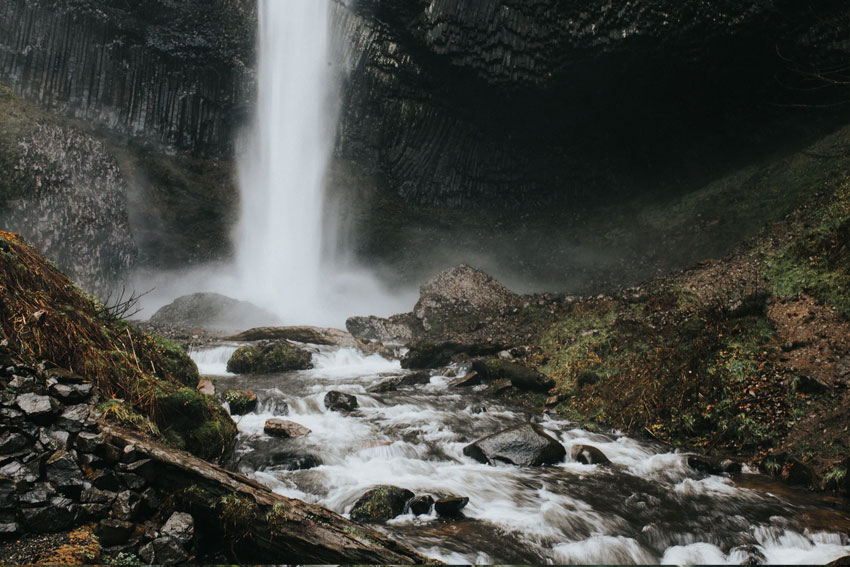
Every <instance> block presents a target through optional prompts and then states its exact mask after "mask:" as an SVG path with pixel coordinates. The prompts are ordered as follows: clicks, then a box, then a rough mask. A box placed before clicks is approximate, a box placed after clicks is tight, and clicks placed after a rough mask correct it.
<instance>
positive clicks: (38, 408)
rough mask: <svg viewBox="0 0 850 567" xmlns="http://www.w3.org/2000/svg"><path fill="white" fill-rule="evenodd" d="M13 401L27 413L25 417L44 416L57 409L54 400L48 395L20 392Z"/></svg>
mask: <svg viewBox="0 0 850 567" xmlns="http://www.w3.org/2000/svg"><path fill="white" fill-rule="evenodd" d="M15 403H16V404H17V405H18V407H19V408H21V410H22V411H23V412H24V413H25V414H27V417H44V416H47V415H49V414H51V413H53V411H54V410H56V409H57V405H56V402H55V401H54V400H52V399H51V398H50V396H40V395H38V394H32V393H30V394H21V395H20V396H18V397H17V398H16V399H15Z"/></svg>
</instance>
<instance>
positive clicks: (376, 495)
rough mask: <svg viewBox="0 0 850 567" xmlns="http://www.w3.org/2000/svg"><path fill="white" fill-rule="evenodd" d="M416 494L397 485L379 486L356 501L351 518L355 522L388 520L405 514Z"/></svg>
mask: <svg viewBox="0 0 850 567" xmlns="http://www.w3.org/2000/svg"><path fill="white" fill-rule="evenodd" d="M413 496H414V494H413V493H412V492H411V491H409V490H406V489H404V488H398V487H396V486H377V487H375V488H373V489H371V490H369V491H368V492H366V493H365V494H364V495H363V496H361V497H360V498H359V499H358V500H357V502H355V503H354V508H352V509H351V519H352V520H354V521H355V522H367V523H375V522H386V521H387V520H391V519H393V518H395V517H396V516H400V515H402V514H404V511H405V508H406V506H407V503H408V502H410V500H411V499H412V498H413Z"/></svg>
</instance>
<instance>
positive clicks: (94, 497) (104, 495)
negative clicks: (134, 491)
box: [80, 486, 118, 504]
mask: <svg viewBox="0 0 850 567" xmlns="http://www.w3.org/2000/svg"><path fill="white" fill-rule="evenodd" d="M116 496H118V495H117V494H116V493H115V492H109V491H106V490H100V489H98V488H95V487H93V486H92V487H89V488H85V489H83V491H82V493H81V494H80V502H83V503H85V504H112V502H114V501H115V497H116Z"/></svg>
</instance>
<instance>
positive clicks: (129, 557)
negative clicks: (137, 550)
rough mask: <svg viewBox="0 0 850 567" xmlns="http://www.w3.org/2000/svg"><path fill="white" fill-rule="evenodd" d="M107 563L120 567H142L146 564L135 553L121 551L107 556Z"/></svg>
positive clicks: (105, 561)
mask: <svg viewBox="0 0 850 567" xmlns="http://www.w3.org/2000/svg"><path fill="white" fill-rule="evenodd" d="M103 562H104V564H105V565H116V566H120V567H141V565H144V563H143V562H142V560H141V559H139V557H138V556H137V555H136V554H134V553H125V552H123V551H122V552H121V553H119V554H118V555H116V556H114V557H105V558H104V560H103Z"/></svg>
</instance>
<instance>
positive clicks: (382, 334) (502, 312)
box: [349, 128, 850, 492]
mask: <svg viewBox="0 0 850 567" xmlns="http://www.w3.org/2000/svg"><path fill="white" fill-rule="evenodd" d="M848 164H850V129H848V128H844V129H842V130H840V131H839V132H837V133H835V134H834V135H831V136H828V137H826V138H825V139H823V140H821V141H820V142H818V143H817V144H815V145H814V146H812V147H810V148H809V149H807V150H806V151H804V152H801V153H798V154H795V155H792V156H789V157H786V158H782V159H778V160H775V161H770V162H768V163H765V164H762V165H761V166H758V167H755V168H750V169H748V170H746V171H744V172H741V174H739V175H735V176H732V177H730V178H726V179H723V180H718V181H716V182H714V183H712V184H709V185H708V186H706V187H705V188H704V189H703V190H702V191H700V192H699V193H697V194H694V195H691V196H688V197H686V198H680V199H674V200H671V201H669V202H667V203H666V204H665V205H663V206H658V207H657V208H654V209H649V211H650V212H651V214H649V213H646V214H647V215H648V218H649V220H650V221H652V222H654V223H658V224H659V225H664V224H666V225H669V226H675V227H678V228H677V229H676V230H675V231H674V233H676V234H677V235H678V236H677V237H678V238H681V237H682V234H683V233H684V234H687V235H689V236H690V237H691V238H692V240H693V242H695V243H699V242H701V239H702V237H703V233H704V232H709V233H710V232H711V230H712V228H713V226H714V225H717V224H726V223H728V222H733V219H732V218H725V217H724V213H725V211H729V210H730V209H731V212H730V213H729V214H730V215H732V216H733V218H734V216H735V215H744V216H746V217H749V218H750V219H751V220H752V222H757V218H758V215H759V214H761V213H760V212H761V211H770V213H765V214H774V213H775V212H777V211H780V210H783V208H786V207H788V208H792V209H793V211H792V212H791V214H789V215H788V216H786V217H785V218H784V220H782V221H780V222H778V223H773V224H769V225H768V226H767V227H766V228H764V229H763V230H762V231H761V232H760V233H758V234H757V235H756V236H755V237H754V238H752V239H750V240H749V241H747V242H745V243H744V244H742V245H740V246H738V247H737V249H736V251H735V252H734V253H733V254H732V255H730V256H727V257H725V258H723V259H722V260H707V261H704V262H702V263H700V264H698V265H696V266H694V267H692V268H690V269H688V270H685V271H683V272H680V273H676V274H674V275H671V276H667V277H662V278H658V279H655V280H652V281H649V282H647V283H644V284H641V285H639V286H635V287H631V288H627V289H622V290H619V291H617V292H615V293H612V294H608V295H598V296H595V297H584V298H576V297H564V296H555V295H550V294H543V295H535V296H516V295H512V294H506V292H505V290H504V288H501V286H498V284H495V283H494V282H492V281H490V282H489V283H488V282H487V281H486V278H485V279H484V280H482V278H481V277H480V276H474V275H469V274H464V273H463V271H462V270H461V271H458V274H460V275H459V276H458V275H457V274H455V275H452V274H451V273H450V272H447V273H446V274H448V277H447V276H446V275H443V276H440V277H438V278H436V279H435V280H432V282H431V283H429V284H428V285H426V286H423V296H422V298H421V299H420V303H419V304H417V307H416V309H415V310H414V312H413V313H411V314H407V315H401V316H396V317H394V318H393V319H391V320H377V319H353V320H350V321H349V329H350V330H351V331H352V333H354V334H355V335H356V336H358V337H360V338H363V339H366V340H375V339H379V340H395V341H399V340H401V341H402V342H405V343H408V346H409V347H410V349H411V351H410V353H409V354H408V355H407V357H406V359H405V363H406V364H407V365H408V366H410V367H428V366H432V365H437V366H439V365H442V364H445V363H447V362H449V361H450V360H452V359H457V358H458V357H461V358H463V357H464V356H465V357H469V356H472V357H476V356H477V357H480V356H485V357H487V356H491V355H494V354H496V353H498V352H499V351H508V352H503V353H502V354H501V355H500V356H501V357H503V358H513V359H516V361H519V362H521V363H523V364H525V365H527V366H531V367H533V368H534V369H536V370H539V371H540V372H542V375H543V377H545V378H548V379H549V381H548V382H546V381H545V380H544V379H543V378H542V377H541V376H540V375H537V376H536V377H534V374H531V376H532V377H534V383H535V384H544V383H546V385H547V386H553V385H554V388H553V390H552V391H551V392H550V397H549V399H548V401H547V402H546V403H547V405H548V406H549V407H550V408H552V409H554V410H556V411H559V412H562V413H563V414H565V415H567V416H569V417H571V418H573V419H575V420H577V421H579V422H582V423H587V424H592V423H602V424H605V425H607V426H613V427H616V428H617V429H620V430H622V431H625V432H627V433H630V434H646V435H650V436H652V437H654V438H655V439H658V440H660V441H663V442H666V443H670V444H671V445H674V446H680V447H688V448H692V449H696V450H698V451H701V452H705V453H710V454H715V453H716V454H720V455H724V456H730V457H733V458H736V459H743V460H747V461H749V462H752V463H754V464H756V465H758V466H759V467H761V468H762V469H763V470H764V471H766V472H768V473H771V474H777V475H780V474H781V475H782V476H783V477H784V478H786V479H787V480H789V481H791V482H794V483H798V484H802V485H805V486H814V487H821V488H826V489H840V490H842V491H845V492H846V491H847V489H848V485H847V478H848V477H847V473H848V465H850V462H849V461H848V457H850V446H848V444H847V440H846V431H847V428H848V427H850V419H849V418H848V417H847V414H846V407H847V404H848V403H850V341H848V336H850V335H848V332H850V301H848V298H850V268H848V267H850V248H848V246H850V238H848V236H850V233H848V230H850V229H848V227H850V176H848ZM794 195H796V198H795V197H794ZM796 199H802V200H803V202H804V204H802V205H799V201H797V203H798V206H797V207H794V203H795V200H796ZM785 210H788V209H785ZM698 212H699V213H702V214H704V216H703V217H697V216H696V214H697V213H698ZM688 218H692V219H697V222H695V223H694V225H693V226H692V227H691V228H689V229H687V230H684V231H683V230H682V229H683V225H682V223H683V222H685V219H688ZM441 278H442V279H444V280H446V281H449V282H450V284H451V285H449V286H448V290H446V289H444V288H446V285H444V284H440V281H441ZM479 280H480V281H479ZM482 282H483V283H482ZM433 288H439V289H441V290H442V291H440V292H439V294H443V295H439V294H438V295H434V290H433ZM458 290H459V291H460V292H461V293H460V295H458ZM446 294H447V295H446ZM475 294H478V295H475ZM432 296H433V297H436V298H437V299H438V300H437V301H434V300H432V299H430V298H431V297H432ZM443 296H446V297H448V299H445V298H444V299H440V298H441V297H443ZM476 297H478V298H481V297H483V298H489V299H488V300H487V301H485V302H483V303H482V302H481V301H480V300H476V301H473V300H474V299H475V298H476ZM488 360H492V359H489V358H484V359H482V360H481V362H483V363H485V364H477V365H473V368H474V369H475V370H476V371H477V373H478V376H477V377H474V378H471V379H472V380H476V381H484V382H488V381H489V382H492V384H491V390H492V391H493V392H494V393H498V394H500V395H507V396H510V397H515V398H517V399H523V400H526V401H529V402H530V403H533V404H541V405H542V404H543V402H544V396H541V395H539V394H533V393H529V392H528V390H535V389H539V388H530V387H528V386H529V383H528V380H524V379H523V378H522V376H521V374H523V373H521V372H520V371H519V370H517V369H516V368H506V367H504V365H503V363H500V362H495V361H494V362H491V363H490V364H486V363H487V361H488ZM525 374H528V373H527V372H526V373H525ZM505 378H508V379H509V380H508V381H507V382H506V381H505V380H504V379H505ZM465 382H466V384H470V383H474V382H470V381H465ZM531 385H532V386H533V385H534V384H531Z"/></svg>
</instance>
